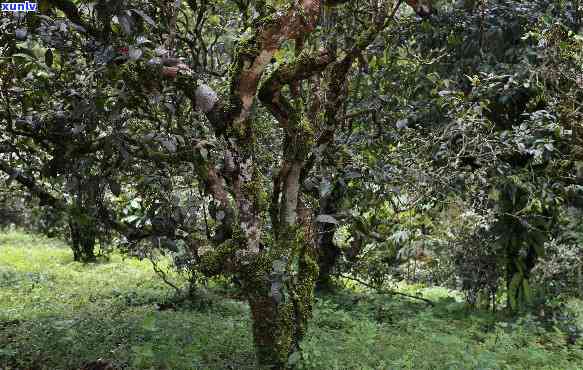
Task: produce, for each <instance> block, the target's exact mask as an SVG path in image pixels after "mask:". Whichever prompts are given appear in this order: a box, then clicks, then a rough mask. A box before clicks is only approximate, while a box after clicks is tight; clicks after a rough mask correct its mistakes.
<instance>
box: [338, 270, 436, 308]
mask: <svg viewBox="0 0 583 370" xmlns="http://www.w3.org/2000/svg"><path fill="white" fill-rule="evenodd" d="M336 276H337V277H341V278H345V279H348V280H352V281H354V282H357V283H359V284H361V285H364V286H365V287H367V288H370V289H373V290H375V291H376V292H377V293H380V294H390V295H399V296H402V297H407V298H411V299H418V300H420V301H423V302H425V303H427V304H428V305H430V306H432V307H433V306H435V303H434V302H433V301H430V300H429V299H427V298H423V297H419V296H416V295H411V294H407V293H401V292H397V291H394V290H386V289H381V288H377V287H374V286H372V285H371V284H369V283H367V282H366V281H362V280H360V279H358V278H355V277H352V276H348V275H342V274H337V275H336Z"/></svg>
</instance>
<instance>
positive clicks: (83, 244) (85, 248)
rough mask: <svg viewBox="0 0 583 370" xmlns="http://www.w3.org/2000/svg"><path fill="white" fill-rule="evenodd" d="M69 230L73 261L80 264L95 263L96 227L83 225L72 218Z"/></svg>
mask: <svg viewBox="0 0 583 370" xmlns="http://www.w3.org/2000/svg"><path fill="white" fill-rule="evenodd" d="M69 230H70V233H71V249H72V250H73V259H74V260H75V261H78V262H93V261H95V260H96V257H95V239H96V237H97V234H96V230H95V225H94V224H86V223H85V222H83V223H81V222H79V221H78V220H75V219H74V218H73V217H71V218H70V219H69Z"/></svg>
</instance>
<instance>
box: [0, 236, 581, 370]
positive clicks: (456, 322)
mask: <svg viewBox="0 0 583 370" xmlns="http://www.w3.org/2000/svg"><path fill="white" fill-rule="evenodd" d="M403 289H404V291H405V292H407V293H410V294H411V293H413V294H416V293H418V292H421V293H423V296H424V297H425V298H429V299H431V300H433V301H435V302H436V304H435V306H433V307H431V306H428V305H427V304H425V303H423V302H420V301H415V300H410V299H408V298H405V297H397V296H387V295H379V294H372V293H367V292H362V291H360V292H359V291H356V290H350V289H345V290H343V291H341V292H339V293H336V294H334V295H327V296H319V297H318V299H317V304H316V309H315V315H314V319H313V320H312V323H311V326H310V331H309V334H308V336H307V338H306V339H305V341H304V342H303V343H302V347H303V358H302V359H301V360H300V362H299V364H298V368H299V369H318V370H320V369H326V370H329V369H330V370H332V369H583V341H582V340H581V339H579V341H578V342H577V343H576V344H574V345H567V341H566V336H565V334H564V333H562V332H561V331H560V330H558V329H556V328H555V329H553V328H552V327H546V328H544V327H542V326H541V325H540V323H539V322H538V321H537V320H536V319H535V318H533V317H531V316H528V315H525V316H523V317H520V318H518V319H516V318H515V319H512V320H510V319H507V318H504V316H503V315H493V314H492V313H488V312H480V311H470V310H468V309H467V308H466V307H465V305H464V304H463V303H462V302H460V301H459V298H458V299H456V298H453V297H455V294H452V292H449V291H447V290H446V289H442V288H421V287H418V286H417V287H415V286H409V287H406V288H403ZM226 292H227V291H226V290H225V289H224V288H220V284H215V287H214V288H213V287H210V288H209V289H208V291H207V293H206V295H205V299H200V300H199V302H196V303H191V304H182V305H178V306H177V307H174V308H173V309H164V310H160V307H161V305H162V306H163V307H164V306H165V305H164V303H168V302H169V301H170V300H171V299H172V295H173V291H172V289H171V288H169V287H168V286H167V285H165V284H164V283H162V282H161V281H160V279H159V278H158V277H157V276H156V275H155V274H154V272H153V271H152V266H151V264H149V263H148V261H138V260H136V259H124V258H122V257H121V256H120V255H118V254H114V255H113V256H112V257H111V259H110V260H109V261H103V262H100V263H95V264H89V265H83V264H80V263H76V262H73V261H72V256H71V252H70V250H69V249H68V248H67V247H66V246H65V245H64V244H63V243H62V242H59V241H55V240H49V239H45V238H42V237H38V236H31V235H25V234H23V233H19V232H6V233H2V234H0V369H3V370H8V369H51V370H57V369H78V368H79V367H80V366H82V365H83V364H84V363H87V362H90V361H95V360H97V359H104V360H107V361H111V362H112V363H113V364H115V365H116V366H119V368H124V369H255V368H256V367H255V365H254V354H253V346H252V338H251V334H250V321H249V315H248V307H247V305H246V304H245V303H244V302H242V301H239V300H234V299H229V298H226V296H228V295H229V294H227V293H226ZM573 304H579V306H578V307H583V304H581V302H574V303H573ZM579 320H583V315H581V317H580V318H579Z"/></svg>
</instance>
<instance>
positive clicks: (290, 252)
mask: <svg viewBox="0 0 583 370" xmlns="http://www.w3.org/2000/svg"><path fill="white" fill-rule="evenodd" d="M343 3H346V1H344V0H341V1H338V0H333V1H332V0H330V1H320V0H299V1H297V3H296V4H295V6H291V7H289V8H287V9H286V10H284V11H281V12H274V13H273V14H271V15H268V16H265V17H262V18H261V19H260V20H258V21H255V22H254V27H255V29H254V32H252V34H251V35H250V36H249V37H245V38H242V39H241V40H240V41H239V42H238V44H237V48H236V50H235V53H234V55H233V58H232V60H233V62H232V64H231V68H230V88H229V91H228V95H226V96H223V97H221V98H216V99H215V98H214V97H216V96H217V95H216V94H215V93H214V92H213V93H209V91H208V90H209V88H208V86H203V85H200V86H199V84H198V82H197V81H196V77H195V75H194V74H192V73H190V72H189V71H188V70H187V71H186V72H185V73H183V74H182V73H181V74H178V75H176V74H173V76H174V75H176V76H175V77H176V86H177V88H178V89H180V90H181V91H182V92H183V93H185V94H186V95H187V96H188V97H190V98H191V99H192V100H193V103H194V105H195V106H197V107H200V110H201V111H202V112H203V113H205V115H206V117H207V119H208V121H209V122H210V124H211V125H212V127H213V129H214V132H215V134H216V135H217V136H222V137H224V138H225V139H226V142H227V143H229V145H228V146H227V148H225V151H224V153H223V154H224V156H222V158H220V159H219V160H220V161H222V163H220V164H219V163H213V160H212V159H211V158H209V157H208V156H207V155H206V153H205V155H204V156H198V155H197V156H196V159H197V160H196V163H195V166H194V169H195V170H196V171H197V174H198V176H199V178H200V179H201V181H202V182H203V184H204V186H205V188H206V192H207V193H208V194H210V195H211V196H212V197H213V199H214V201H215V203H216V204H217V205H218V208H221V210H222V212H216V213H215V214H216V215H217V217H214V216H213V215H211V217H213V218H214V221H215V224H216V225H217V226H216V230H218V231H217V232H216V233H215V237H214V238H212V239H213V240H209V242H210V243H211V244H213V245H214V247H212V248H207V249H206V250H205V251H204V252H203V255H201V256H199V259H200V268H201V271H202V272H203V273H204V274H206V275H207V276H213V275H218V274H235V275H236V276H237V277H238V280H239V281H240V282H241V284H242V289H243V292H244V293H245V295H246V297H247V299H248V302H249V305H250V307H251V315H252V321H253V337H254V341H255V347H256V351H257V358H258V362H259V365H260V366H261V367H264V368H272V369H285V368H288V367H289V365H290V363H293V362H294V361H295V360H296V359H298V357H299V356H298V355H294V354H295V353H297V351H298V349H299V343H300V341H301V339H302V337H303V336H304V334H305V332H306V328H307V322H308V319H309V317H310V316H311V314H312V305H313V292H314V287H315V283H316V279H317V277H318V253H317V251H316V248H315V238H314V236H313V235H314V232H313V229H314V226H313V221H312V219H313V217H312V211H311V210H310V209H309V207H307V206H305V205H304V197H307V196H308V195H307V193H308V192H306V191H305V190H304V189H303V188H302V184H303V183H304V180H305V179H306V177H307V176H308V174H309V173H310V172H311V171H313V170H314V169H316V170H317V169H318V167H320V166H321V165H320V164H318V163H319V162H321V158H319V157H320V153H321V150H322V149H325V148H326V147H327V146H328V145H329V144H330V143H332V142H333V141H334V132H335V130H336V129H337V128H339V127H341V126H342V122H343V119H342V118H341V117H340V116H339V114H341V113H340V112H342V110H341V109H339V106H341V105H342V103H343V102H344V101H345V100H346V96H347V91H348V89H347V80H348V72H349V70H350V68H351V66H352V65H353V64H354V61H355V60H356V58H358V56H359V55H360V54H361V53H362V51H363V50H364V49H365V48H366V47H367V46H368V45H370V43H371V42H372V41H373V40H374V39H375V37H376V36H377V35H378V33H379V32H380V31H381V30H382V29H383V28H384V27H385V26H386V25H387V22H386V20H387V18H386V17H387V13H386V10H387V9H386V8H383V7H379V9H378V11H379V14H378V17H375V19H378V22H377V23H375V24H374V25H373V26H372V27H371V28H370V29H367V30H366V31H365V32H364V33H363V34H362V35H360V37H358V38H357V40H356V42H355V44H354V46H353V47H352V49H350V50H348V52H347V53H345V54H344V56H343V57H341V58H340V59H336V58H337V55H336V51H334V50H331V49H325V50H324V49H321V50H317V51H315V52H306V51H305V50H304V47H303V46H304V42H305V40H306V38H307V37H308V36H309V35H310V33H311V32H312V31H313V30H314V29H315V28H316V25H317V20H318V17H319V15H320V13H321V7H322V5H324V4H326V5H330V6H334V5H339V4H343ZM393 14H394V12H393ZM286 41H294V42H295V48H296V50H295V58H293V59H292V60H291V61H289V62H287V63H285V62H284V63H281V64H279V65H277V66H275V69H274V70H273V72H272V73H271V74H270V75H269V76H267V77H266V78H263V74H264V71H265V70H266V68H267V66H268V65H269V64H270V63H271V61H272V58H273V57H274V55H275V54H276V52H277V51H278V50H279V49H280V48H281V47H282V45H283V43H284V42H286ZM320 74H324V75H325V83H323V84H322V85H323V86H324V87H325V91H323V92H322V93H321V94H320V93H319V91H310V92H308V94H309V95H310V96H312V97H313V96H316V95H320V96H322V97H325V101H322V102H321V104H311V102H310V103H308V101H306V99H305V96H304V95H305V94H302V93H301V90H302V82H303V81H304V80H307V79H309V78H314V79H318V78H319V77H318V76H319V75H320ZM168 76H171V75H168ZM260 82H261V83H260ZM284 87H289V90H286V89H284ZM203 90H204V94H203V93H202V92H203ZM288 91H289V92H288ZM203 95H206V96H213V99H211V101H209V102H208V104H202V103H203V102H202V101H201V96H203ZM257 96H258V97H259V99H260V101H261V103H262V104H263V105H264V106H265V107H266V108H267V110H268V111H269V112H270V113H271V115H272V116H273V117H274V118H275V120H276V121H277V124H278V125H279V128H281V129H282V131H283V134H284V140H283V143H282V146H281V154H282V160H281V164H280V166H279V168H273V169H271V170H270V171H263V172H262V170H264V169H263V168H262V165H261V163H260V161H259V160H258V158H257V156H258V154H257V152H258V150H257V145H258V140H257V136H256V129H257V127H259V126H260V125H257V124H256V123H257V122H256V121H255V117H253V107H254V104H255V100H256V97H257ZM193 163H194V162H193ZM266 173H269V175H270V176H272V178H271V179H267V178H266V177H265V174H266ZM269 180H271V181H269ZM269 182H271V184H269ZM269 193H271V194H269ZM307 203H308V202H306V204H307ZM219 214H220V215H221V216H220V217H218V215H219ZM219 231H220V232H219Z"/></svg>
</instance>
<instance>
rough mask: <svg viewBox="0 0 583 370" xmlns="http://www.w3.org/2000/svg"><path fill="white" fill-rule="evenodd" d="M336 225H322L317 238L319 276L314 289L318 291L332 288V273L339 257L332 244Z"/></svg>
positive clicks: (338, 251)
mask: <svg viewBox="0 0 583 370" xmlns="http://www.w3.org/2000/svg"><path fill="white" fill-rule="evenodd" d="M335 232H336V225H334V224H322V226H321V227H320V233H321V234H320V236H319V238H318V265H319V268H320V274H319V275H318V281H317V285H316V288H317V289H318V290H330V289H331V288H332V272H333V270H334V267H335V266H336V263H337V262H338V258H339V257H340V254H341V252H340V248H338V246H336V245H335V244H334V233H335Z"/></svg>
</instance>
